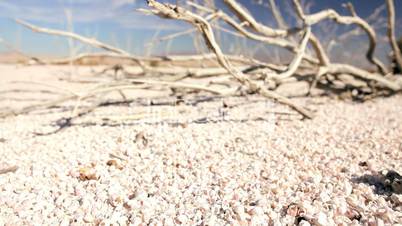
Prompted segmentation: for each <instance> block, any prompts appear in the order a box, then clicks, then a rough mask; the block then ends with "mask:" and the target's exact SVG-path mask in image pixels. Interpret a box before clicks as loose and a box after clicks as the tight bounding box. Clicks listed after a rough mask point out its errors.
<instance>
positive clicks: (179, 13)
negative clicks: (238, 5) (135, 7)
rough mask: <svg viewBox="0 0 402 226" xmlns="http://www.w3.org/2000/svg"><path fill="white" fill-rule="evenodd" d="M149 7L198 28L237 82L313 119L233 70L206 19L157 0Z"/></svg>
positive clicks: (150, 3) (290, 103)
mask: <svg viewBox="0 0 402 226" xmlns="http://www.w3.org/2000/svg"><path fill="white" fill-rule="evenodd" d="M148 5H149V6H150V7H152V8H154V9H155V10H154V13H155V14H156V15H158V16H160V17H162V18H171V19H177V20H183V21H186V22H188V23H190V24H192V25H194V26H195V27H197V28H198V29H199V30H200V31H201V33H202V35H203V37H204V40H205V42H206V45H207V46H208V48H209V49H211V50H212V51H213V52H214V53H215V54H216V56H217V58H218V61H219V63H220V64H221V65H222V67H224V68H226V69H227V71H228V72H229V73H230V74H231V75H232V76H233V77H234V78H236V80H238V81H239V82H241V83H242V84H244V85H246V86H247V87H248V88H249V89H250V91H252V92H258V93H260V94H261V95H263V96H265V97H268V98H272V99H274V100H276V101H278V102H279V103H282V104H286V105H288V106H290V107H292V108H293V109H295V110H296V111H297V112H299V113H300V114H302V115H303V116H304V117H307V118H312V114H311V112H309V111H308V110H306V109H304V108H303V107H300V106H298V105H296V104H295V103H293V102H292V101H290V100H289V99H288V98H286V97H283V96H281V95H279V94H277V93H276V92H273V91H270V90H267V89H266V88H265V87H263V86H262V85H260V84H259V83H256V82H255V81H252V80H250V79H249V78H248V77H247V76H246V75H244V74H243V73H242V72H240V71H238V70H237V69H235V68H233V67H232V65H231V63H230V61H228V60H227V58H226V57H225V55H224V54H223V52H222V50H221V49H220V47H219V45H218V44H217V43H216V41H215V36H214V33H213V30H212V28H211V25H210V24H209V23H208V21H206V20H205V19H204V18H202V17H201V16H199V15H196V14H194V13H192V12H190V11H187V10H185V9H183V8H181V7H177V6H173V5H170V4H161V3H159V2H157V1H155V0H148Z"/></svg>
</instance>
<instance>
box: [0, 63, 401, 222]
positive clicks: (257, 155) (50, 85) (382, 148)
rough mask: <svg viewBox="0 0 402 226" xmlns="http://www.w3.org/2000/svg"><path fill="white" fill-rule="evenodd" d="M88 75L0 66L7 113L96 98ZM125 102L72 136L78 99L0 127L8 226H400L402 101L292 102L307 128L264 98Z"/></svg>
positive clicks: (0, 181)
mask: <svg viewBox="0 0 402 226" xmlns="http://www.w3.org/2000/svg"><path fill="white" fill-rule="evenodd" d="M91 70H98V71H99V70H100V68H98V67H94V68H90V67H85V68H84V67H82V68H75V69H74V70H73V69H70V68H69V67H61V66H52V67H44V66H24V67H23V66H15V65H0V72H1V73H0V110H2V111H5V110H8V109H9V108H16V107H22V106H26V105H28V104H33V103H41V102H44V101H49V100H52V99H56V98H57V97H58V96H59V95H60V94H63V93H66V92H78V93H80V92H85V91H86V90H88V89H90V88H93V87H94V86H96V85H97V84H95V83H92V82H91V81H92V80H93V79H94V78H93V77H89V76H87V75H89V74H91ZM69 74H73V79H75V80H85V81H87V82H86V83H74V82H68V81H66V79H68V77H69ZM107 79H108V78H107V77H105V76H103V77H101V76H100V77H98V78H97V80H101V81H104V82H105V83H106V82H107V81H108V80H107ZM22 81H30V83H24V82H22ZM33 81H34V82H35V83H32V82H33ZM43 84H47V86H45V85H43ZM126 94H127V95H129V96H130V97H132V96H136V97H138V98H137V99H135V100H133V101H127V102H124V101H123V102H118V101H116V100H118V98H119V96H118V94H116V95H112V96H110V97H103V98H105V99H108V98H110V102H111V103H110V104H103V105H102V106H100V107H98V108H96V109H95V110H94V111H93V112H91V113H89V114H87V115H84V116H82V117H81V118H78V119H77V120H74V121H73V122H72V124H71V125H70V126H68V127H63V128H61V127H60V126H61V125H63V118H65V117H67V116H69V114H71V112H72V111H73V109H74V106H76V105H77V102H76V101H71V102H68V103H65V104H63V105H62V106H60V107H57V108H52V109H44V110H38V111H34V112H32V113H29V114H24V115H19V116H16V117H9V118H6V119H0V172H2V171H3V172H2V173H1V174H0V225H42V224H44V225H59V224H62V225H69V224H71V225H82V224H83V223H88V224H90V225H92V224H95V225H97V224H103V225H109V224H111V223H113V224H114V225H118V224H120V225H126V224H133V225H147V224H150V225H162V224H165V225H175V224H177V225H267V224H272V225H286V224H290V225H292V224H301V225H310V224H311V225H382V224H385V225H392V224H394V225H395V224H397V223H399V224H402V194H401V193H402V185H401V183H402V178H401V177H400V175H399V174H401V173H402V117H401V116H402V115H401V112H402V96H401V95H396V96H393V97H389V98H379V99H375V100H371V101H368V102H366V103H364V104H362V103H355V102H350V101H339V100H334V99H330V98H326V97H320V98H298V99H294V100H295V101H298V102H299V103H301V104H303V105H304V106H307V107H308V108H310V109H312V110H313V111H314V112H315V116H316V117H315V118H314V119H313V120H300V117H299V116H298V115H297V114H296V113H294V112H293V111H291V110H290V109H288V108H287V107H284V106H280V105H278V104H275V103H273V102H271V101H269V100H266V99H264V98H262V97H259V96H247V97H211V95H209V94H207V93H199V94H189V95H184V96H183V97H182V98H181V99H180V100H178V98H177V97H174V96H169V95H168V94H169V92H166V91H155V92H144V91H130V92H127V93H126ZM86 105H88V103H87V102H85V101H83V102H82V103H81V104H80V105H78V106H86ZM79 109H80V108H79ZM79 109H78V110H79ZM106 117H107V118H109V120H105V118H106ZM7 171H10V172H7ZM398 173H399V174H398Z"/></svg>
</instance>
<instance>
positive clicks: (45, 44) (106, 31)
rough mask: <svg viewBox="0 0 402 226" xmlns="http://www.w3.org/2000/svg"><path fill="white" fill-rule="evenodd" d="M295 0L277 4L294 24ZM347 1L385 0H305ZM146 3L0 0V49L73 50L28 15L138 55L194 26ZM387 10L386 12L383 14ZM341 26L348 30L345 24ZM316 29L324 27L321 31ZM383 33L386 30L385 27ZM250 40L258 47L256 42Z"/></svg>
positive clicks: (265, 17)
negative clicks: (147, 11) (158, 13)
mask: <svg viewBox="0 0 402 226" xmlns="http://www.w3.org/2000/svg"><path fill="white" fill-rule="evenodd" d="M161 1H162V0H161ZM170 1H172V0H170ZM182 1H184V0H182ZM199 1H202V0H199ZM256 1H257V0H239V2H240V3H242V4H243V5H244V6H245V7H246V8H247V9H248V10H249V11H250V12H252V13H253V14H254V15H255V16H256V18H257V19H258V20H259V21H263V22H266V23H268V24H273V22H272V21H273V19H272V16H271V15H270V13H269V11H268V9H266V8H264V7H261V6H259V5H256V4H253V2H256ZM263 1H264V0H263ZM265 1H266V0H265ZM290 1H291V0H278V1H277V2H278V4H279V6H280V7H281V9H282V11H283V13H284V15H285V17H286V19H287V20H288V21H289V23H293V22H294V18H292V17H290V16H287V15H288V14H287V12H289V6H290V5H291V4H289V3H290ZM348 1H351V2H352V3H353V4H354V5H355V8H356V10H357V12H358V14H359V15H360V16H361V17H363V18H364V17H366V16H368V15H370V14H371V13H372V11H373V10H374V9H375V8H377V7H379V6H381V5H382V4H384V2H385V1H382V0H337V1H335V0H311V1H308V0H305V1H304V2H305V3H306V4H310V5H311V8H310V10H311V11H312V12H316V11H318V10H322V9H325V8H328V7H331V8H334V9H335V10H337V11H338V12H339V13H341V14H344V15H347V14H348V12H347V11H346V10H345V9H344V8H342V6H341V5H342V3H344V2H348ZM145 2H146V1H145V0H0V38H1V40H3V42H1V43H0V51H3V52H4V51H8V50H9V49H10V48H11V49H12V48H15V49H19V50H23V51H24V52H26V53H28V54H32V55H57V56H61V55H64V56H65V55H68V54H69V51H68V49H69V42H68V40H67V39H65V38H59V37H52V36H48V35H43V34H37V33H32V32H31V31H30V30H28V29H26V28H23V27H21V26H20V25H17V24H16V23H15V22H14V21H13V19H14V18H19V19H23V20H26V21H29V22H31V23H33V24H36V25H39V26H44V27H49V28H56V29H63V30H66V29H69V25H68V23H67V21H68V20H67V18H69V17H70V18H71V21H72V22H73V28H72V29H73V30H74V32H77V33H79V34H82V35H85V36H91V37H96V38H98V39H100V40H102V41H104V42H107V43H110V44H112V45H116V46H118V47H121V48H124V49H126V50H128V51H130V52H132V53H135V54H143V53H144V52H146V51H147V50H146V48H145V47H144V46H145V45H146V43H148V42H149V41H150V40H152V38H154V37H157V36H163V35H166V34H169V33H174V32H177V31H180V30H186V29H189V28H190V26H189V25H187V24H184V23H178V22H175V21H170V20H162V19H159V18H157V17H155V16H146V15H143V14H141V13H138V12H136V11H135V9H136V8H146V4H145ZM165 2H166V0H165ZM216 4H217V5H218V6H223V3H222V0H216ZM396 6H397V9H396V12H397V14H398V21H401V20H400V18H401V16H402V15H401V14H402V13H399V12H402V1H399V0H397V1H396ZM286 8H288V10H287V9H286ZM384 13H385V11H383V14H382V15H384ZM374 22H375V21H374ZM374 22H373V23H374ZM399 24H400V22H399ZM70 29H71V28H70ZM339 29H340V31H345V28H339ZM317 32H318V33H319V32H320V31H318V30H317ZM380 32H384V30H382V31H380ZM398 32H399V31H398ZM398 34H401V33H400V32H399V33H398ZM222 40H223V41H222V42H224V43H223V45H225V46H227V48H228V49H229V46H230V45H229V44H228V43H231V42H233V37H232V38H231V37H230V35H222ZM249 44H250V45H255V44H256V43H249ZM7 46H8V47H7ZM74 49H76V51H93V49H91V48H88V47H85V46H81V45H80V44H78V43H74ZM164 51H169V52H177V53H184V52H192V51H194V47H193V41H192V39H191V38H190V37H189V36H184V37H181V38H179V39H177V40H175V41H174V42H173V43H171V46H170V48H169V49H168V47H167V44H166V43H165V44H161V45H158V46H155V48H153V49H152V53H153V54H163V53H164Z"/></svg>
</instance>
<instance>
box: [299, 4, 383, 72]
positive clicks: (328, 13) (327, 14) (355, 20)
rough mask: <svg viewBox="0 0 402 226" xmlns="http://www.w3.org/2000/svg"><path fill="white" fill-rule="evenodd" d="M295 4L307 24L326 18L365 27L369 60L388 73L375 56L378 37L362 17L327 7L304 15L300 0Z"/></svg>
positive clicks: (311, 24) (381, 70)
mask: <svg viewBox="0 0 402 226" xmlns="http://www.w3.org/2000/svg"><path fill="white" fill-rule="evenodd" d="M293 2H294V5H295V6H296V10H297V12H298V14H299V15H301V16H302V19H303V21H304V23H305V24H306V25H310V26H313V25H314V24H317V23H319V22H320V21H322V20H324V19H332V20H334V21H335V22H337V23H340V24H346V25H348V24H355V25H357V26H359V27H360V28H361V29H363V30H364V31H365V32H366V33H367V36H368V37H369V41H370V45H369V49H368V50H367V54H366V57H367V59H368V61H369V62H371V63H373V64H374V65H376V66H377V68H378V70H379V71H380V72H381V73H382V74H387V71H388V70H387V68H386V67H385V66H384V64H383V63H382V62H381V61H380V60H379V59H377V58H376V57H375V56H374V52H375V48H376V45H377V38H376V33H375V31H374V29H373V28H372V27H371V26H370V25H369V24H368V23H367V22H366V21H364V20H363V19H362V18H360V17H358V16H357V15H354V16H341V15H339V14H338V13H337V12H336V11H335V10H333V9H327V10H323V11H320V12H318V13H314V14H310V15H303V14H302V13H300V12H302V8H301V4H300V0H293Z"/></svg>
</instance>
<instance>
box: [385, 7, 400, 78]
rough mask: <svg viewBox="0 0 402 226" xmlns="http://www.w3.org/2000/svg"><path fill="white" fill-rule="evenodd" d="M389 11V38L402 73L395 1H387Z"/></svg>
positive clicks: (397, 65)
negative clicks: (396, 36)
mask: <svg viewBox="0 0 402 226" xmlns="http://www.w3.org/2000/svg"><path fill="white" fill-rule="evenodd" d="M387 9H388V38H389V41H390V43H391V47H392V51H393V56H394V58H395V62H396V67H397V68H398V69H399V71H402V52H401V51H402V50H401V49H399V46H398V43H397V41H396V38H395V6H394V0H387Z"/></svg>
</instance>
